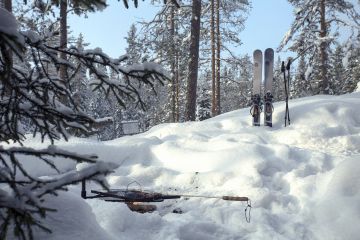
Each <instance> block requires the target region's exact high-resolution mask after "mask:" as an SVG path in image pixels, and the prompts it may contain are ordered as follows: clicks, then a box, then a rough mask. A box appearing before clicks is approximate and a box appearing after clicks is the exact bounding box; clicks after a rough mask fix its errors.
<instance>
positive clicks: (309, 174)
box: [27, 92, 360, 240]
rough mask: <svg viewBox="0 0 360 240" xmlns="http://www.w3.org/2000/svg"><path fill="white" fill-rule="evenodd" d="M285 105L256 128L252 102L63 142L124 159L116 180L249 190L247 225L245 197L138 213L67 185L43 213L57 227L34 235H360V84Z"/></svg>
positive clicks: (172, 203)
mask: <svg viewBox="0 0 360 240" xmlns="http://www.w3.org/2000/svg"><path fill="white" fill-rule="evenodd" d="M289 105H290V114H291V125H290V126H289V127H286V128H285V127H284V126H283V125H284V110H285V104H284V102H280V103H275V112H274V127H273V128H268V127H263V126H261V127H252V126H251V119H250V116H249V109H242V110H238V111H234V112H230V113H226V114H223V115H220V116H218V117H215V118H212V119H209V120H206V121H203V122H189V123H180V124H163V125H159V126H156V127H154V128H152V129H151V130H150V131H148V132H146V133H143V134H139V135H135V136H129V137H123V138H120V139H116V140H113V141H107V142H97V141H95V140H89V139H86V140H84V139H78V138H76V139H75V138H74V139H71V140H70V141H69V142H59V143H57V144H58V146H59V147H62V148H64V149H67V150H72V151H75V152H78V153H96V154H98V155H99V156H100V159H101V160H104V161H112V162H115V163H118V164H121V166H120V167H119V168H118V169H117V170H116V171H115V172H114V173H113V174H112V175H111V176H109V177H108V180H109V182H110V185H111V187H112V188H124V187H126V186H127V184H129V183H130V182H133V181H137V182H138V183H140V184H141V185H142V187H143V188H144V189H150V190H154V191H160V192H163V193H174V194H179V193H184V194H199V195H214V196H221V195H230V196H247V197H249V198H250V199H251V201H252V206H253V208H252V211H251V222H250V223H247V222H246V220H245V214H244V209H245V207H246V204H245V203H242V202H229V201H223V200H219V199H204V198H189V199H178V200H167V201H165V202H163V203H159V204H157V205H158V210H159V211H156V212H153V213H146V214H140V213H136V212H131V211H130V210H129V209H128V208H127V206H126V205H124V204H121V203H110V202H104V201H101V200H83V199H82V198H81V197H80V191H81V188H80V186H71V187H70V191H69V192H66V193H63V194H61V196H60V197H58V198H54V199H49V200H48V204H49V205H51V206H52V207H56V208H58V209H61V211H59V212H57V213H51V214H50V215H49V216H48V218H47V220H46V223H47V224H48V225H49V226H50V227H51V228H52V229H53V232H54V233H53V235H51V236H49V235H47V234H45V233H41V232H39V231H37V232H36V236H35V239H59V240H60V239H86V240H90V239H156V240H158V239H174V240H175V239H182V240H185V239H189V240H190V239H196V240H202V239H203V240H209V239H216V240H219V239H287V240H288V239H346V240H352V239H354V240H355V239H359V238H360V228H359V226H360V92H356V93H353V94H347V95H343V96H315V97H308V98H301V99H296V100H292V101H290V103H289ZM27 145H28V146H30V147H39V146H40V145H41V144H40V143H39V142H36V141H33V140H31V141H29V142H28V143H27ZM29 167H32V170H33V171H34V172H36V173H38V175H39V176H40V175H46V174H51V173H48V172H47V169H45V168H43V167H40V166H38V165H36V166H34V165H33V163H31V161H29ZM75 167H76V166H74V165H71V164H70V163H67V162H64V161H63V163H62V166H61V168H62V169H71V168H75ZM132 186H134V187H136V185H132ZM88 187H89V189H91V188H92V189H94V188H99V187H98V186H96V185H94V184H91V183H90V185H89V186H88ZM174 209H181V210H182V211H183V213H182V214H175V213H173V210H174Z"/></svg>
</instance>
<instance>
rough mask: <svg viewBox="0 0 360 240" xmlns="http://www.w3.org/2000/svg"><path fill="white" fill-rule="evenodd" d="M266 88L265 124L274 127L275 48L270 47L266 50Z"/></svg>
mask: <svg viewBox="0 0 360 240" xmlns="http://www.w3.org/2000/svg"><path fill="white" fill-rule="evenodd" d="M264 58H265V59H264V61H265V66H264V68H265V69H264V71H265V83H264V85H265V88H264V125H265V126H269V127H272V113H273V109H274V107H273V104H272V102H273V95H272V82H273V78H274V73H273V71H274V70H273V69H274V50H273V49H271V48H268V49H266V50H265V57H264Z"/></svg>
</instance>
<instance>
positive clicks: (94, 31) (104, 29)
mask: <svg viewBox="0 0 360 240" xmlns="http://www.w3.org/2000/svg"><path fill="white" fill-rule="evenodd" d="M147 2H150V0H148V1H145V2H142V1H139V7H138V8H134V7H133V6H131V7H130V9H125V7H124V5H123V4H122V1H120V2H119V1H117V0H109V1H108V3H109V5H110V6H109V7H108V8H106V9H105V10H104V11H102V12H97V13H92V14H89V15H88V18H84V17H83V16H82V17H78V16H71V17H70V19H69V23H68V24H69V25H70V26H71V31H72V32H73V34H74V35H78V34H79V33H83V35H84V37H85V41H86V42H88V43H90V46H89V47H90V48H94V47H101V48H102V49H103V51H104V52H105V53H107V54H108V55H110V56H111V57H118V56H120V55H123V54H125V47H126V43H125V40H124V37H126V36H127V32H128V30H129V27H130V25H131V24H132V23H135V22H136V21H140V20H141V19H152V17H153V16H154V15H155V12H156V10H157V9H156V8H152V7H150V6H149V5H148V4H147ZM292 14H293V9H292V7H291V6H290V5H289V3H288V2H287V0H252V10H251V12H250V14H249V17H248V19H247V21H246V24H245V26H246V27H245V30H244V31H243V32H241V33H239V34H240V37H241V39H242V41H243V45H242V46H241V47H239V48H238V52H239V53H240V54H245V53H247V54H249V55H252V52H253V51H254V50H255V49H261V50H265V49H266V48H268V47H272V48H274V49H276V48H277V47H278V45H279V43H280V41H281V39H282V38H283V36H284V35H285V33H286V32H287V30H288V29H289V27H290V24H291V22H292V20H293V15H292ZM280 55H281V57H283V58H285V57H286V56H288V55H289V53H280ZM275 57H276V56H275Z"/></svg>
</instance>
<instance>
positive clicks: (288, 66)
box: [286, 59, 291, 125]
mask: <svg viewBox="0 0 360 240" xmlns="http://www.w3.org/2000/svg"><path fill="white" fill-rule="evenodd" d="M290 65H291V59H289V61H288V63H287V65H286V70H287V72H288V79H287V80H288V94H289V93H290ZM286 112H287V118H288V124H289V125H290V111H289V104H288V101H287V103H286Z"/></svg>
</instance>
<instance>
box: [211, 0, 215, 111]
mask: <svg viewBox="0 0 360 240" xmlns="http://www.w3.org/2000/svg"><path fill="white" fill-rule="evenodd" d="M214 1H215V0H211V2H210V4H211V5H210V7H211V19H210V37H211V115H212V116H213V117H214V116H216V75H215V44H216V43H215V6H214V4H215V3H214Z"/></svg>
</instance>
